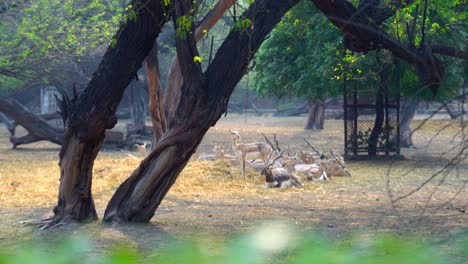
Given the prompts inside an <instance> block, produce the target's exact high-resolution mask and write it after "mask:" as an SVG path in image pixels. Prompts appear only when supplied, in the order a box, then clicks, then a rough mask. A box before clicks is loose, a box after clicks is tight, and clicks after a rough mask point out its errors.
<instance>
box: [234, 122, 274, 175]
mask: <svg viewBox="0 0 468 264" xmlns="http://www.w3.org/2000/svg"><path fill="white" fill-rule="evenodd" d="M229 132H230V133H231V134H232V150H233V151H234V153H235V154H236V155H237V157H238V158H239V162H240V164H241V173H242V176H243V177H244V180H246V178H245V177H246V176H245V164H246V162H247V154H255V155H256V156H257V157H260V158H261V159H262V161H263V163H264V165H265V166H266V165H267V163H268V159H269V157H270V153H271V150H272V149H271V147H270V146H269V145H268V144H266V143H262V142H255V143H239V141H240V139H241V136H240V135H239V132H238V131H233V130H229Z"/></svg>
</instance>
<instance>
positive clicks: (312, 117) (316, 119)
mask: <svg viewBox="0 0 468 264" xmlns="http://www.w3.org/2000/svg"><path fill="white" fill-rule="evenodd" d="M308 105H309V116H308V118H307V124H306V126H305V129H311V130H322V129H323V124H324V122H325V103H324V102H323V101H322V100H320V99H315V100H309V103H308Z"/></svg>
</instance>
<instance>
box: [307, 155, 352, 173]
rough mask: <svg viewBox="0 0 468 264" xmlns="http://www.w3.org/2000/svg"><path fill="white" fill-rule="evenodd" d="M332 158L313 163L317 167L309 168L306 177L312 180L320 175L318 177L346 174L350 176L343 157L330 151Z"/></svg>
mask: <svg viewBox="0 0 468 264" xmlns="http://www.w3.org/2000/svg"><path fill="white" fill-rule="evenodd" d="M330 153H331V156H332V157H333V159H329V160H323V161H321V162H320V163H319V164H314V165H316V166H318V168H317V167H314V168H311V169H310V170H309V172H308V173H307V178H308V179H309V180H313V179H314V178H317V177H318V175H320V179H322V178H323V177H325V178H327V179H328V176H345V177H346V176H347V177H351V173H350V172H349V171H348V170H347V169H346V167H345V165H344V160H343V157H337V156H336V155H335V154H333V151H330Z"/></svg>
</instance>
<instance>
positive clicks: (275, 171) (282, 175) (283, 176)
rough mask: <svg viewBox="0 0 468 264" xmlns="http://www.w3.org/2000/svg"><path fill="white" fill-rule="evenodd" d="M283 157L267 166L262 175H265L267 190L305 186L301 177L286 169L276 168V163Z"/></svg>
mask: <svg viewBox="0 0 468 264" xmlns="http://www.w3.org/2000/svg"><path fill="white" fill-rule="evenodd" d="M281 156H282V155H280V156H279V157H277V158H276V159H275V160H274V161H273V162H272V163H270V164H268V165H266V166H265V168H264V169H263V170H262V172H261V173H260V174H261V175H265V188H267V189H268V188H287V187H293V186H294V187H303V186H304V184H303V183H302V180H301V178H300V177H298V176H296V175H293V174H292V173H289V172H288V171H287V170H286V169H283V168H277V167H274V164H275V162H276V161H277V160H278V159H279V158H281Z"/></svg>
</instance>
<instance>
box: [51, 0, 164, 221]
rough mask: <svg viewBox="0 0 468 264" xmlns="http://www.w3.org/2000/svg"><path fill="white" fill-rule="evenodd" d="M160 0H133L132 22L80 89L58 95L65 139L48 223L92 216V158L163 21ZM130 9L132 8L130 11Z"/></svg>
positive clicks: (123, 28) (93, 209) (114, 121)
mask: <svg viewBox="0 0 468 264" xmlns="http://www.w3.org/2000/svg"><path fill="white" fill-rule="evenodd" d="M161 4H162V3H161V1H152V0H133V1H132V2H131V6H132V7H133V11H134V12H135V13H136V15H137V19H136V20H135V21H133V20H131V21H127V23H124V24H122V25H121V27H120V29H119V31H118V32H117V34H116V35H115V39H116V44H115V46H112V45H111V47H109V48H108V50H107V52H106V54H105V55H104V58H103V60H102V61H101V64H100V65H99V68H98V70H97V71H96V72H95V73H94V75H93V78H92V79H91V81H90V82H89V84H88V86H87V87H86V89H85V90H84V92H83V93H82V94H81V95H80V96H79V97H78V96H77V95H76V94H75V95H74V97H73V99H72V100H70V99H69V98H68V97H67V96H65V95H64V96H63V101H62V102H61V103H60V110H61V114H62V117H63V119H64V123H65V124H66V127H65V135H64V143H63V144H62V149H61V151H60V187H59V198H58V203H57V206H56V207H55V208H54V213H55V216H54V218H53V219H52V222H51V224H54V223H60V222H62V221H84V220H92V219H96V210H95V208H94V202H93V198H92V195H91V184H92V170H93V165H94V160H95V158H96V156H97V154H98V152H99V150H100V148H101V145H102V142H103V140H104V133H105V130H106V129H110V128H112V127H113V126H114V125H115V124H116V123H117V118H116V117H115V111H116V110H117V106H118V104H119V103H120V101H121V99H122V96H123V93H124V91H125V88H126V87H127V86H128V84H129V82H130V80H131V79H132V78H133V77H134V76H135V74H136V72H137V70H138V69H139V68H140V67H141V63H142V62H143V59H144V58H145V57H146V56H147V54H148V53H149V51H150V50H151V48H152V47H153V44H154V41H155V39H156V37H157V36H158V34H159V33H160V31H161V27H162V26H163V25H164V22H165V19H166V17H165V15H164V12H165V11H164V8H163V7H162V6H161ZM133 11H132V12H133Z"/></svg>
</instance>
